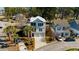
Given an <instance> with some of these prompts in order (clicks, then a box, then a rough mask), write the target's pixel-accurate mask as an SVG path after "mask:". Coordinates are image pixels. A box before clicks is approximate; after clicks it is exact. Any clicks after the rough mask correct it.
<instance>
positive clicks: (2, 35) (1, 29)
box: [0, 21, 9, 39]
mask: <svg viewBox="0 0 79 59" xmlns="http://www.w3.org/2000/svg"><path fill="white" fill-rule="evenodd" d="M7 26H9V24H8V22H2V21H0V39H5V37H6V36H7V35H6V33H4V28H6V27H7Z"/></svg>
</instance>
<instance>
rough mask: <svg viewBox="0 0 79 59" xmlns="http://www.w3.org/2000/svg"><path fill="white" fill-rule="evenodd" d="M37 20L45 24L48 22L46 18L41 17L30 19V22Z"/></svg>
mask: <svg viewBox="0 0 79 59" xmlns="http://www.w3.org/2000/svg"><path fill="white" fill-rule="evenodd" d="M37 19H39V20H41V21H43V22H46V20H45V19H44V18H42V17H40V16H36V17H31V18H30V22H33V21H35V20H37Z"/></svg>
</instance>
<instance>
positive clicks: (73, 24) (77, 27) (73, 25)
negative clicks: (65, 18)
mask: <svg viewBox="0 0 79 59" xmlns="http://www.w3.org/2000/svg"><path fill="white" fill-rule="evenodd" d="M69 25H70V29H71V30H72V31H73V32H74V34H76V35H77V36H79V24H78V21H77V20H72V21H70V22H69Z"/></svg>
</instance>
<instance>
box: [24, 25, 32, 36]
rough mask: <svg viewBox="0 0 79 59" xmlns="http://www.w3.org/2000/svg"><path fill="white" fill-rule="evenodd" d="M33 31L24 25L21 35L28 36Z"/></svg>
mask: <svg viewBox="0 0 79 59" xmlns="http://www.w3.org/2000/svg"><path fill="white" fill-rule="evenodd" d="M32 31H33V27H31V26H28V25H26V26H25V27H24V28H23V33H24V34H25V36H28V37H29V35H30V34H31V33H32Z"/></svg>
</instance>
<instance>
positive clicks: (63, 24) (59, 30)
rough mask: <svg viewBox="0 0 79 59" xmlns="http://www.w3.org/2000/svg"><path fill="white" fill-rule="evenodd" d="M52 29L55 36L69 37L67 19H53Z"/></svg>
mask: <svg viewBox="0 0 79 59" xmlns="http://www.w3.org/2000/svg"><path fill="white" fill-rule="evenodd" d="M53 28H54V31H55V34H56V35H57V36H60V37H69V36H70V31H69V24H68V21H67V20H59V19H58V20H54V26H53Z"/></svg>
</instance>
